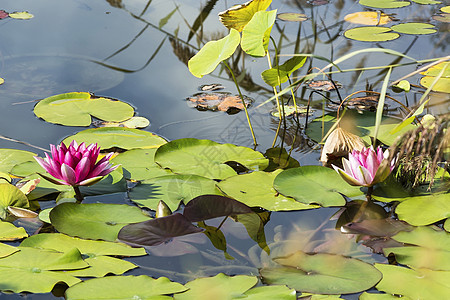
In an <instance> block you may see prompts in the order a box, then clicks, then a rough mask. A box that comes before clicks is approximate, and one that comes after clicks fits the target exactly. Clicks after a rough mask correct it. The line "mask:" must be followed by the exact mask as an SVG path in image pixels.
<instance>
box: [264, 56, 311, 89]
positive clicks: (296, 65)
mask: <svg viewBox="0 0 450 300" xmlns="http://www.w3.org/2000/svg"><path fill="white" fill-rule="evenodd" d="M305 61H306V56H294V57H292V58H290V59H288V60H287V61H286V62H284V63H283V64H282V65H280V66H274V67H272V68H271V69H268V70H265V71H263V72H262V73H261V77H262V79H263V80H264V82H265V83H267V84H268V85H270V86H277V85H280V84H281V83H285V82H286V81H287V80H288V77H289V76H290V75H291V74H292V72H294V71H295V70H298V69H300V68H301V67H303V65H304V64H305Z"/></svg>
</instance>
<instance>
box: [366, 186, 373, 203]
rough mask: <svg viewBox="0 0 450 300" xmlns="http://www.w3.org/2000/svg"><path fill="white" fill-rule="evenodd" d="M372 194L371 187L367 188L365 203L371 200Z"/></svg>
mask: <svg viewBox="0 0 450 300" xmlns="http://www.w3.org/2000/svg"><path fill="white" fill-rule="evenodd" d="M372 192H373V186H369V187H368V188H367V194H366V199H367V201H370V200H372Z"/></svg>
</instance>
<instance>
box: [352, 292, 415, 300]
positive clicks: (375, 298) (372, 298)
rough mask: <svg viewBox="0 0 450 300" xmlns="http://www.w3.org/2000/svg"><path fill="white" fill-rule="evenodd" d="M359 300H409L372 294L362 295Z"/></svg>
mask: <svg viewBox="0 0 450 300" xmlns="http://www.w3.org/2000/svg"><path fill="white" fill-rule="evenodd" d="M358 299H359V300H411V298H408V297H397V296H394V295H391V294H374V293H367V292H364V293H362V294H361V295H360V296H359V298H358Z"/></svg>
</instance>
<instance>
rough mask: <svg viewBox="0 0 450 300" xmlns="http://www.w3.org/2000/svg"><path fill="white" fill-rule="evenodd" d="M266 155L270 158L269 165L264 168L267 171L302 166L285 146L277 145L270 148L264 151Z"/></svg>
mask: <svg viewBox="0 0 450 300" xmlns="http://www.w3.org/2000/svg"><path fill="white" fill-rule="evenodd" d="M264 156H265V157H267V158H268V159H269V166H268V167H267V168H266V169H265V170H264V171H265V172H273V171H275V170H276V169H290V168H296V167H300V164H299V162H298V161H297V160H295V158H293V157H292V156H291V155H290V153H288V152H287V151H286V149H285V148H280V147H275V148H269V149H267V150H266V153H264Z"/></svg>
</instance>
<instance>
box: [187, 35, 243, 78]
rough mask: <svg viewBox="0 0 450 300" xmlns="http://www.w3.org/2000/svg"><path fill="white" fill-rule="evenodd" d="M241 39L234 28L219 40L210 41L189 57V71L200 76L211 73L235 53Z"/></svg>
mask: <svg viewBox="0 0 450 300" xmlns="http://www.w3.org/2000/svg"><path fill="white" fill-rule="evenodd" d="M240 40H241V36H240V34H239V32H238V31H237V30H235V29H233V28H232V29H231V30H230V33H229V34H228V35H227V36H226V37H224V38H222V39H220V40H218V41H209V42H208V43H206V44H205V45H204V46H203V47H202V49H200V51H199V52H198V53H197V54H196V55H194V56H193V57H192V58H191V59H189V62H188V67H189V71H190V72H191V73H192V75H194V76H195V77H199V78H201V77H203V76H204V75H206V74H209V73H211V72H212V71H214V69H215V68H216V67H217V65H218V64H219V63H220V62H222V61H224V60H226V59H227V58H229V57H230V56H231V55H232V54H233V53H234V51H235V50H236V48H237V46H238V45H239V42H240Z"/></svg>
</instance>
